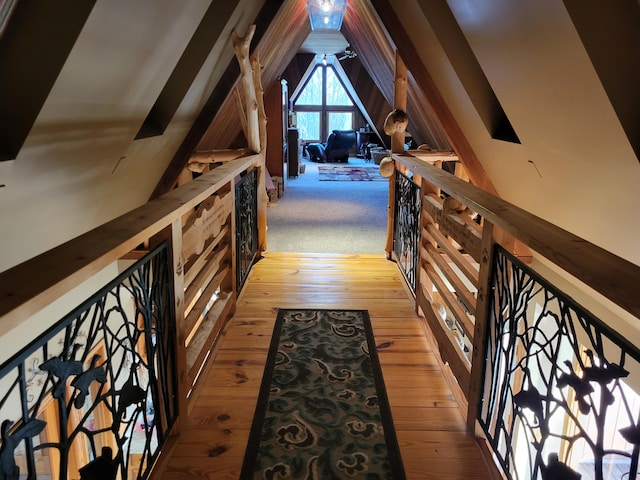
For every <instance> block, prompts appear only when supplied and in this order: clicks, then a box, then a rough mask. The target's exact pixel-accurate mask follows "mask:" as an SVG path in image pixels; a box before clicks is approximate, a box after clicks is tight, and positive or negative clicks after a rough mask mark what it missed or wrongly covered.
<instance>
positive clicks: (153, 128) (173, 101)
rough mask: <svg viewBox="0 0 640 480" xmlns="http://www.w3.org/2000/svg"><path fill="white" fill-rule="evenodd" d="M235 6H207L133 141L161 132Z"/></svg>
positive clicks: (216, 3)
mask: <svg viewBox="0 0 640 480" xmlns="http://www.w3.org/2000/svg"><path fill="white" fill-rule="evenodd" d="M235 7H236V5H234V4H233V3H232V2H226V3H224V4H223V5H220V2H213V3H212V4H211V5H210V6H209V8H208V10H207V12H206V13H205V14H204V17H202V20H201V21H200V24H199V25H198V28H197V29H196V31H195V32H194V34H193V36H192V37H191V40H190V41H189V44H188V45H187V48H186V49H185V51H184V52H183V54H182V56H181V57H180V60H179V61H178V63H177V64H176V66H175V68H174V69H173V72H171V76H170V77H169V79H168V80H167V83H166V84H165V85H164V88H163V89H162V92H160V95H158V98H157V99H156V102H155V103H154V105H153V107H152V108H151V110H150V111H149V114H148V115H147V118H146V119H145V121H144V123H143V124H142V127H140V130H139V131H138V134H137V135H136V140H138V139H141V138H147V137H153V136H156V135H162V134H163V133H164V131H165V129H166V128H167V126H168V125H169V122H170V121H171V119H172V118H173V116H174V115H175V113H176V111H177V110H178V107H179V106H180V103H182V100H183V99H184V97H185V95H186V94H187V92H188V91H189V87H190V86H191V84H192V83H193V81H194V80H195V78H196V76H197V75H198V72H199V71H200V69H201V68H202V65H203V64H204V63H205V62H206V60H207V57H208V56H209V54H210V53H211V49H212V48H213V47H214V45H215V44H216V42H217V41H218V38H219V37H220V34H221V33H222V32H223V30H224V27H225V25H226V24H227V23H228V21H229V19H230V18H231V15H233V11H234V10H235Z"/></svg>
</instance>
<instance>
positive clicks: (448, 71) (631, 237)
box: [393, 0, 640, 265]
mask: <svg viewBox="0 0 640 480" xmlns="http://www.w3.org/2000/svg"><path fill="white" fill-rule="evenodd" d="M424 2H429V0H398V1H397V2H396V1H394V2H393V7H394V9H395V10H396V13H397V14H398V16H399V18H400V20H401V22H402V23H403V25H404V26H405V28H406V30H407V32H408V33H409V35H410V36H411V38H412V40H413V43H414V45H415V46H416V48H417V49H418V51H419V54H420V56H421V58H422V59H423V61H424V63H425V65H426V67H427V69H428V70H429V72H430V73H431V75H432V76H433V78H434V80H435V81H436V83H437V85H438V88H439V89H440V91H441V93H442V95H443V96H444V98H445V100H446V102H447V104H448V105H449V107H450V109H451V110H452V112H453V114H454V116H455V118H456V120H457V121H458V123H459V124H460V126H461V127H462V130H463V131H464V132H465V135H466V136H467V139H468V140H469V142H470V144H471V146H472V148H473V149H474V151H475V153H476V155H477V156H478V158H479V160H480V162H481V163H482V165H483V166H484V168H485V170H486V171H487V173H488V175H489V177H490V178H491V180H492V181H493V183H494V185H495V186H496V188H497V190H498V192H499V194H500V196H501V197H502V198H504V199H506V200H508V201H510V202H511V203H514V204H516V205H518V206H519V207H522V208H524V209H525V210H528V211H530V212H532V213H534V214H535V215H538V216H540V217H542V218H545V219H546V220H549V221H551V222H553V223H555V224H557V225H560V226H561V227H563V228H565V229H566V230H569V231H571V232H572V233H575V234H576V235H579V236H581V237H583V238H585V239H587V240H589V241H590V242H592V243H594V244H596V245H599V246H601V247H603V248H605V249H607V250H610V251H612V252H614V253H616V254H617V255H619V256H621V257H623V258H626V259H627V260H629V261H631V262H633V263H635V264H638V265H640V249H639V248H637V244H638V239H639V238H640V223H639V222H637V221H636V220H635V218H636V216H637V215H636V205H638V204H639V203H640V189H638V188H637V185H639V184H640V163H638V158H636V156H635V154H634V152H633V149H632V148H631V146H630V144H629V142H628V140H627V137H626V136H625V133H624V131H623V130H622V128H621V126H620V123H619V121H618V119H617V117H616V115H615V112H614V110H613V108H612V106H611V104H610V102H609V100H608V97H607V95H606V92H605V91H604V89H603V87H602V84H601V83H600V80H599V79H598V77H597V75H596V72H595V70H594V68H593V66H592V65H591V63H590V61H589V58H588V56H587V53H586V52H585V50H584V47H583V46H582V43H581V41H580V38H579V36H578V34H577V33H576V31H575V28H574V27H573V24H572V23H571V21H570V17H569V15H568V13H567V12H566V10H565V8H564V6H563V3H562V2H560V1H557V0H519V1H517V2H513V1H510V0H486V1H482V2H477V1H471V0H447V3H448V5H449V6H450V8H451V10H452V12H453V14H454V16H455V17H456V20H457V22H458V24H459V25H460V26H461V28H462V30H463V33H464V35H465V37H466V39H467V41H468V43H469V45H470V47H471V49H472V50H473V52H474V54H475V56H476V58H477V59H478V61H479V63H480V66H481V67H482V69H483V71H484V73H485V75H486V77H487V79H488V80H489V82H490V84H491V86H492V87H493V90H494V92H495V94H496V96H497V98H498V100H499V101H500V103H501V105H502V107H503V109H504V111H505V113H506V115H507V116H508V118H509V119H510V121H511V123H512V125H513V127H514V129H515V131H516V133H517V135H518V136H519V138H520V141H521V144H520V145H518V144H511V143H507V142H503V141H499V140H493V139H492V138H491V137H490V135H489V133H488V132H487V130H486V128H485V127H484V124H483V123H482V122H481V121H480V117H479V116H478V114H477V112H476V111H475V108H474V106H473V104H472V103H471V101H470V99H469V97H468V95H467V93H466V91H465V90H464V88H463V86H462V84H461V83H460V81H459V80H458V78H457V76H456V73H455V71H454V69H453V68H452V66H451V64H450V63H449V61H448V59H447V57H446V54H445V52H444V50H443V49H442V47H441V45H440V44H439V42H438V39H437V37H436V36H435V34H434V33H433V31H432V29H431V26H430V25H429V23H428V21H427V19H426V18H425V17H424V15H423V14H422V9H421V7H420V3H424ZM408 67H409V69H410V68H411V66H410V65H409V66H408ZM531 162H533V163H531Z"/></svg>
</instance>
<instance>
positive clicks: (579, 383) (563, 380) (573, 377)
mask: <svg viewBox="0 0 640 480" xmlns="http://www.w3.org/2000/svg"><path fill="white" fill-rule="evenodd" d="M564 363H565V365H566V366H567V367H569V372H570V373H563V374H562V375H560V377H558V387H560V388H563V387H565V386H567V385H569V386H570V387H571V388H573V390H574V391H575V392H576V399H577V400H578V406H579V407H580V412H582V413H583V414H585V415H586V414H587V413H589V408H590V407H589V402H587V399H586V397H587V396H588V395H589V394H591V393H593V392H594V390H593V387H592V386H591V385H590V384H589V382H588V381H587V380H585V379H583V378H580V377H579V376H578V375H577V374H576V372H575V371H574V370H573V365H572V364H571V362H570V361H569V360H565V362H564Z"/></svg>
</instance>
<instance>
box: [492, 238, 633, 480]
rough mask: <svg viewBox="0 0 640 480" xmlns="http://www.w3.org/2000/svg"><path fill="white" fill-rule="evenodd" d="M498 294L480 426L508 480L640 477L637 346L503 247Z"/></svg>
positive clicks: (495, 276) (495, 283)
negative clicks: (639, 475) (639, 469)
mask: <svg viewBox="0 0 640 480" xmlns="http://www.w3.org/2000/svg"><path fill="white" fill-rule="evenodd" d="M491 288H492V290H491V297H490V302H489V305H490V308H489V323H488V325H487V340H486V357H485V374H484V393H483V397H482V398H483V402H482V405H481V407H480V412H479V420H480V424H481V426H482V428H483V429H484V431H485V433H486V435H487V438H488V440H489V442H490V444H491V447H492V449H493V451H494V454H495V456H496V458H497V459H498V461H499V463H500V464H501V466H502V468H503V470H504V472H505V474H506V476H507V478H510V479H517V480H522V479H545V480H546V479H568V480H570V479H578V478H580V475H582V478H593V479H595V480H603V479H636V478H639V477H637V475H638V461H639V452H640V397H639V396H638V394H637V393H635V392H638V391H640V390H639V386H640V350H639V349H638V347H637V346H635V345H634V344H632V343H631V342H629V340H628V339H626V338H623V337H622V336H620V335H619V334H618V333H616V332H615V331H614V330H612V329H611V328H609V327H608V326H606V325H605V324H603V323H602V322H601V321H600V320H598V319H596V318H595V317H594V316H592V315H591V314H590V313H589V312H587V311H585V310H584V309H583V308H581V307H580V306H579V305H577V304H576V303H575V302H573V301H572V300H571V299H570V298H568V297H566V296H565V295H564V294H562V293H561V292H560V291H558V290H557V289H556V288H554V287H553V286H552V285H550V284H549V283H548V282H547V281H546V280H544V279H542V278H541V277H539V276H538V275H537V274H535V272H533V271H532V270H531V269H530V268H528V267H527V266H525V265H524V264H522V263H521V262H519V261H518V260H517V259H515V258H514V257H513V256H511V255H510V254H508V253H507V252H506V251H505V250H504V249H502V248H501V247H498V246H496V250H495V254H494V264H493V273H492V277H491ZM634 390H635V392H634Z"/></svg>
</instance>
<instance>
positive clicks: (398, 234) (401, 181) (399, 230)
mask: <svg viewBox="0 0 640 480" xmlns="http://www.w3.org/2000/svg"><path fill="white" fill-rule="evenodd" d="M421 205H422V203H421V196H420V187H419V186H418V185H416V184H415V183H414V182H413V181H411V179H409V177H407V176H406V175H404V174H403V173H401V172H398V171H396V183H395V207H394V208H395V210H394V217H393V218H394V228H393V252H394V253H395V257H396V262H397V263H398V266H399V267H400V271H401V272H402V274H403V275H404V277H405V279H406V281H407V283H408V285H409V286H410V287H411V290H412V291H413V292H414V294H415V292H416V288H417V285H418V260H419V257H420V209H421Z"/></svg>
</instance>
